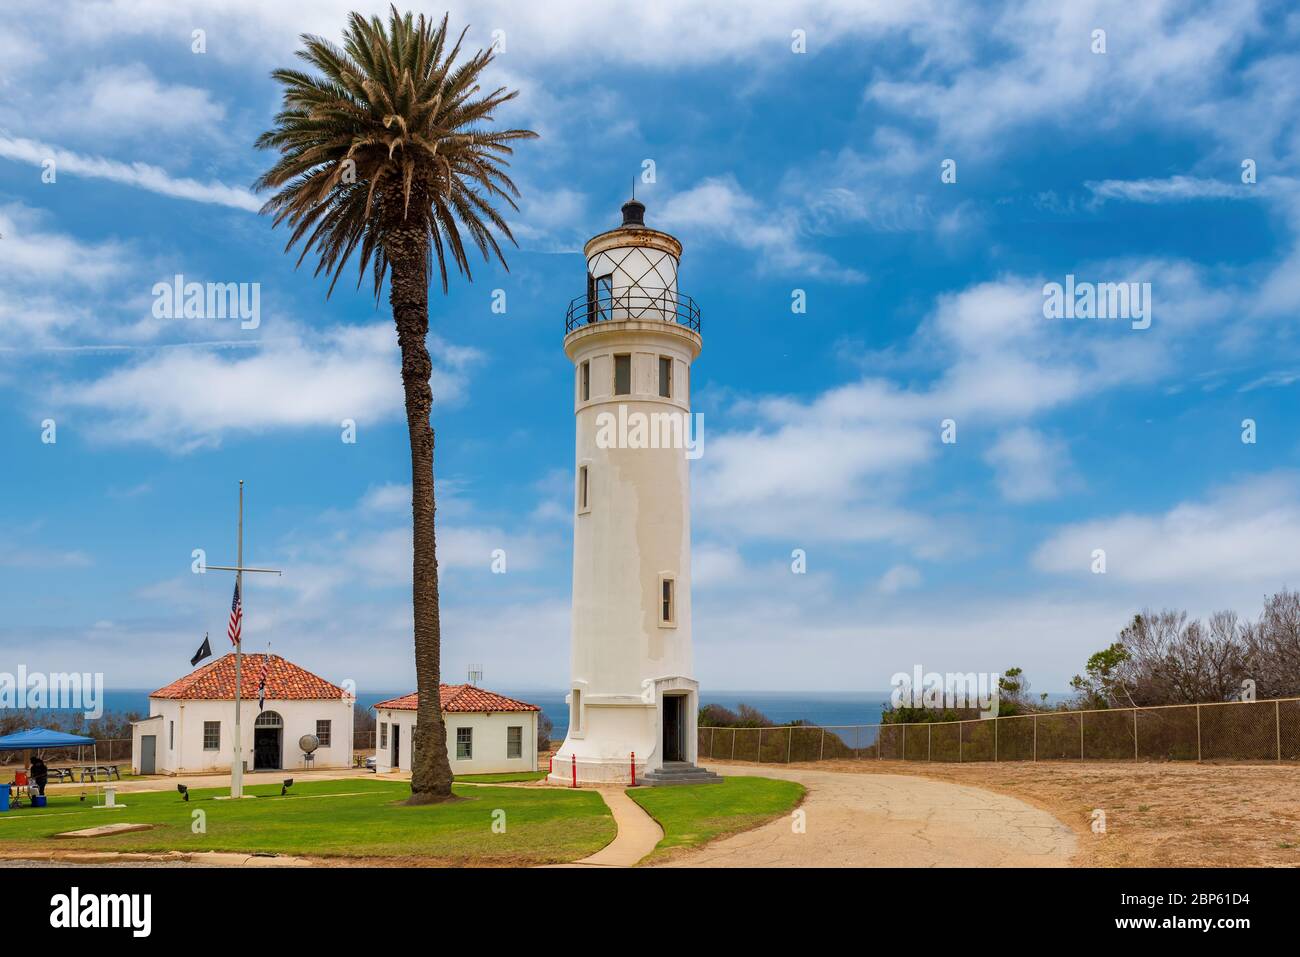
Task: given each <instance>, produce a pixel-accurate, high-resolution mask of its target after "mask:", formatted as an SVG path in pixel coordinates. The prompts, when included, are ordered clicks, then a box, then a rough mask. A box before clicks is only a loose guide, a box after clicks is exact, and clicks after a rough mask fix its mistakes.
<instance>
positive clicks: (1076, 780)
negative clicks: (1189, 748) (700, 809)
mask: <svg viewBox="0 0 1300 957" xmlns="http://www.w3.org/2000/svg"><path fill="white" fill-rule="evenodd" d="M782 767H785V765H782ZM789 767H792V768H807V769H810V770H820V771H847V772H854V773H859V774H873V773H884V774H915V775H921V776H924V777H930V778H935V779H938V780H941V781H950V782H952V783H955V784H966V785H970V786H973V787H981V788H987V789H989V790H991V791H998V792H1001V793H1003V794H1009V795H1012V796H1014V797H1017V798H1019V799H1020V800H1022V801H1024V802H1026V803H1027V804H1032V805H1034V806H1036V807H1039V808H1042V809H1043V810H1045V811H1049V812H1050V813H1051V814H1053V815H1054V816H1055V817H1056V818H1057V819H1059V820H1060V821H1061V822H1063V823H1064V824H1067V825H1068V826H1069V827H1071V828H1072V829H1073V830H1074V831H1075V833H1076V835H1077V836H1078V850H1077V853H1076V856H1075V863H1076V864H1077V865H1083V866H1088V867H1288V866H1289V867H1297V866H1300V766H1297V765H1294V764H1281V765H1264V764H1190V763H1189V764H1169V763H1141V764H1129V763H1120V762H1115V763H1108V762H1082V763H1067V762H1063V761H1062V762H1055V761H1053V762H1048V761H1040V762H1037V763H1033V762H1005V763H997V764H995V763H988V762H980V763H971V764H927V763H924V762H912V761H825V762H818V763H815V764H792V765H789ZM1094 811H1103V812H1105V832H1104V833H1096V832H1094V830H1093V821H1094Z"/></svg>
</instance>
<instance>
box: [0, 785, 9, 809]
mask: <svg viewBox="0 0 1300 957" xmlns="http://www.w3.org/2000/svg"><path fill="white" fill-rule="evenodd" d="M9 788H10V785H8V784H0V811H7V810H9Z"/></svg>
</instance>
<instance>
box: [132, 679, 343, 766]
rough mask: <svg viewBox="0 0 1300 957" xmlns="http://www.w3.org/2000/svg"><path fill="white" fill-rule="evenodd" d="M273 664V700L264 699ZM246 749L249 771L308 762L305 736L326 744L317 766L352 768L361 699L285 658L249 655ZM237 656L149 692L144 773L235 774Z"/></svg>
mask: <svg viewBox="0 0 1300 957" xmlns="http://www.w3.org/2000/svg"><path fill="white" fill-rule="evenodd" d="M264 660H265V664H266V697H265V699H264V702H263V707H262V708H261V709H260V710H259V708H258V704H257V684H258V677H259V675H260V674H261V671H262V665H263V662H264ZM241 678H242V680H241V687H240V698H241V709H240V716H239V718H240V732H241V736H242V738H243V741H242V742H241V748H240V751H241V753H242V754H243V758H244V764H245V767H246V769H247V770H249V771H280V770H286V771H287V770H296V769H301V768H305V767H308V766H309V765H308V762H307V759H306V758H305V757H304V754H303V751H302V749H301V748H299V746H298V740H299V739H300V738H301V737H302V736H303V735H307V734H311V735H315V736H316V738H317V740H318V741H319V743H320V746H319V747H318V748H317V749H316V751H315V753H314V754H313V755H312V761H311V763H310V766H311V767H316V768H348V767H352V763H353V762H352V706H353V700H354V699H353V697H352V696H351V695H349V694H348V693H347V692H346V691H344V690H343V689H342V688H340V687H339V686H338V685H335V684H331V683H330V682H328V681H326V680H325V679H324V678H321V677H319V676H318V675H314V674H312V673H311V672H310V671H308V670H307V669H305V668H301V667H299V666H298V665H295V664H294V663H293V662H292V661H288V660H287V659H285V658H281V657H280V656H279V655H265V654H249V655H244V660H243V666H242V675H241ZM234 731H235V656H234V654H233V653H232V654H228V655H225V656H223V657H221V658H218V659H217V660H216V661H214V662H212V663H210V664H207V665H204V666H203V667H201V668H199V669H197V670H196V671H192V672H190V674H188V675H186V676H185V677H183V678H180V679H177V680H176V681H173V682H172V683H171V684H169V685H167V686H166V687H165V688H159V689H158V690H157V691H155V692H154V693H153V694H151V695H149V717H148V718H146V719H145V720H143V721H137V722H135V725H134V727H133V728H132V732H131V737H132V742H131V743H132V747H131V770H132V771H133V772H135V773H136V774H195V773H202V772H205V771H229V770H230V763H231V757H232V755H233V753H234V739H233V737H232V736H233V734H234Z"/></svg>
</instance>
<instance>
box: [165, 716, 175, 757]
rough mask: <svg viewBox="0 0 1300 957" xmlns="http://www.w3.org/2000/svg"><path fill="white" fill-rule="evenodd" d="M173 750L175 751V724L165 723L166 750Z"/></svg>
mask: <svg viewBox="0 0 1300 957" xmlns="http://www.w3.org/2000/svg"><path fill="white" fill-rule="evenodd" d="M175 749H176V722H175V721H168V722H167V750H168V751H173V750H175Z"/></svg>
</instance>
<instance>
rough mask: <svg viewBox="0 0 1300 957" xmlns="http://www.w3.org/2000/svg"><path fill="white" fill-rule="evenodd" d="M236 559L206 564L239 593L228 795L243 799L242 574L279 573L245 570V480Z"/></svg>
mask: <svg viewBox="0 0 1300 957" xmlns="http://www.w3.org/2000/svg"><path fill="white" fill-rule="evenodd" d="M235 553H236V556H237V557H236V559H235V564H234V565H209V566H208V568H215V569H217V570H218V571H225V572H234V573H235V587H236V588H237V589H238V590H239V615H240V619H241V623H240V628H239V640H238V641H236V642H235V757H234V760H233V761H232V762H231V765H230V796H231V797H232V798H242V797H243V796H244V760H243V757H242V752H243V746H244V745H243V731H242V730H241V728H240V721H239V713H240V711H242V710H243V708H242V707H241V704H240V696H241V692H242V688H241V684H242V681H243V666H244V629H243V623H242V619H243V617H244V572H266V573H268V574H272V575H279V574H281V572H280V570H279V569H278V568H245V567H244V480H243V479H240V480H239V537H238V542H237V544H236V546H235Z"/></svg>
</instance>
